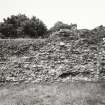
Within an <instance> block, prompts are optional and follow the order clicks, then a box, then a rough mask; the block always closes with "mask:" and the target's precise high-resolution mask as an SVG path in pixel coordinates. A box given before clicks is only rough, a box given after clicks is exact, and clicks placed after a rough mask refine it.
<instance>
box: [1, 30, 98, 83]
mask: <svg viewBox="0 0 105 105" xmlns="http://www.w3.org/2000/svg"><path fill="white" fill-rule="evenodd" d="M81 33H82V32H79V31H78V30H75V31H69V32H68V31H67V32H66V30H63V31H59V32H55V33H53V34H52V35H51V36H50V37H49V38H48V39H46V40H45V42H44V44H43V45H41V47H38V49H35V48H36V47H35V46H33V45H31V46H30V47H29V48H28V50H27V51H28V53H27V54H25V53H24V54H22V55H21V56H17V55H14V56H9V57H7V58H8V59H7V60H6V62H1V63H0V75H1V76H0V78H1V81H4V80H6V81H14V82H16V81H17V82H20V81H25V82H43V81H46V82H53V81H65V80H66V79H69V80H88V81H90V80H95V75H96V74H97V72H96V71H97V54H98V53H97V45H96V44H88V43H87V42H86V40H85V38H80V35H81ZM79 34H80V35H79ZM39 45H40V44H39ZM37 46H38V45H37Z"/></svg>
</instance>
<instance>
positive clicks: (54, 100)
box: [0, 82, 105, 105]
mask: <svg viewBox="0 0 105 105" xmlns="http://www.w3.org/2000/svg"><path fill="white" fill-rule="evenodd" d="M104 88H105V83H92V82H65V83H53V84H27V85H25V84H21V85H20V86H13V87H12V86H11V87H8V86H7V87H5V88H1V89H0V105H105V91H104Z"/></svg>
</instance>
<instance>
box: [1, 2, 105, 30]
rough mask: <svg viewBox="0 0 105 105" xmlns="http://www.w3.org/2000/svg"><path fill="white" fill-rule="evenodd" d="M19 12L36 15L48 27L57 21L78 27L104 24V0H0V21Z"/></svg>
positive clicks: (92, 26) (93, 26) (89, 27)
mask: <svg viewBox="0 0 105 105" xmlns="http://www.w3.org/2000/svg"><path fill="white" fill-rule="evenodd" d="M19 13H21V14H26V15H27V16H29V17H31V16H36V17H37V18H39V19H41V20H42V21H43V22H44V23H45V24H46V25H47V26H48V28H49V27H51V26H53V24H54V23H55V22H57V21H63V22H64V23H67V24H71V23H76V24H77V25H78V28H88V29H91V28H95V27H97V26H99V25H104V26H105V0H0V21H2V20H3V18H6V17H8V16H10V15H17V14H19Z"/></svg>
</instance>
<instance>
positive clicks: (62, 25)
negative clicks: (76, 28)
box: [49, 21, 72, 32]
mask: <svg viewBox="0 0 105 105" xmlns="http://www.w3.org/2000/svg"><path fill="white" fill-rule="evenodd" d="M71 28H72V24H70V25H68V24H65V23H63V22H61V21H58V22H56V23H55V24H54V26H53V27H52V28H50V30H49V31H50V32H56V31H59V30H60V29H71Z"/></svg>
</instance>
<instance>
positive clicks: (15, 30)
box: [0, 14, 47, 38]
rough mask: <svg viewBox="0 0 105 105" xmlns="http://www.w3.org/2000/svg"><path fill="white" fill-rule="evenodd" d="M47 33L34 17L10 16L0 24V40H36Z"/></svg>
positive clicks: (44, 27)
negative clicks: (27, 38)
mask: <svg viewBox="0 0 105 105" xmlns="http://www.w3.org/2000/svg"><path fill="white" fill-rule="evenodd" d="M46 32H47V27H46V26H45V24H44V23H43V22H42V21H41V20H40V19H38V18H36V17H35V16H33V17H32V18H31V19H30V18H28V17H27V16H26V15H24V14H19V15H16V16H15V15H12V16H11V17H8V18H7V19H4V22H2V23H1V24H0V33H1V36H0V37H1V38H26V37H29V38H38V37H43V36H44V34H45V33H46Z"/></svg>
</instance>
